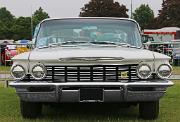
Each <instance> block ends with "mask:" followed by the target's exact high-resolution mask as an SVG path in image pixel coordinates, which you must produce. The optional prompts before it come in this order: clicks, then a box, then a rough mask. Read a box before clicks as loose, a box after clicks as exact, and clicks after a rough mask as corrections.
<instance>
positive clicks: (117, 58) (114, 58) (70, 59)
mask: <svg viewBox="0 0 180 122" xmlns="http://www.w3.org/2000/svg"><path fill="white" fill-rule="evenodd" d="M123 59H124V58H122V57H73V58H60V59H59V61H121V60H123Z"/></svg>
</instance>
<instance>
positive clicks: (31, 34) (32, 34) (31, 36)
mask: <svg viewBox="0 0 180 122" xmlns="http://www.w3.org/2000/svg"><path fill="white" fill-rule="evenodd" d="M32 38H33V13H32V5H31V39H32Z"/></svg>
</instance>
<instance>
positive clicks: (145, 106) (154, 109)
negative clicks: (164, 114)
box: [139, 101, 159, 120]
mask: <svg viewBox="0 0 180 122" xmlns="http://www.w3.org/2000/svg"><path fill="white" fill-rule="evenodd" d="M139 115H140V117H141V118H142V119H147V120H152V119H156V118H157V117H158V115H159V101H154V102H142V103H139Z"/></svg>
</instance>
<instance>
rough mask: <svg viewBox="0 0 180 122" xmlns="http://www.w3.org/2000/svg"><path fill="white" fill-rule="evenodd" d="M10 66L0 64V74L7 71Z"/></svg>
mask: <svg viewBox="0 0 180 122" xmlns="http://www.w3.org/2000/svg"><path fill="white" fill-rule="evenodd" d="M9 71H10V66H0V74H5V73H9Z"/></svg>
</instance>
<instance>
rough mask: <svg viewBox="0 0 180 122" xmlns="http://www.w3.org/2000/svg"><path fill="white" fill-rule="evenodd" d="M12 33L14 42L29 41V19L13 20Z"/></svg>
mask: <svg viewBox="0 0 180 122" xmlns="http://www.w3.org/2000/svg"><path fill="white" fill-rule="evenodd" d="M12 31H13V39H14V40H20V39H31V35H32V34H31V18H30V17H19V18H17V19H15V23H14V25H13V26H12Z"/></svg>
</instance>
